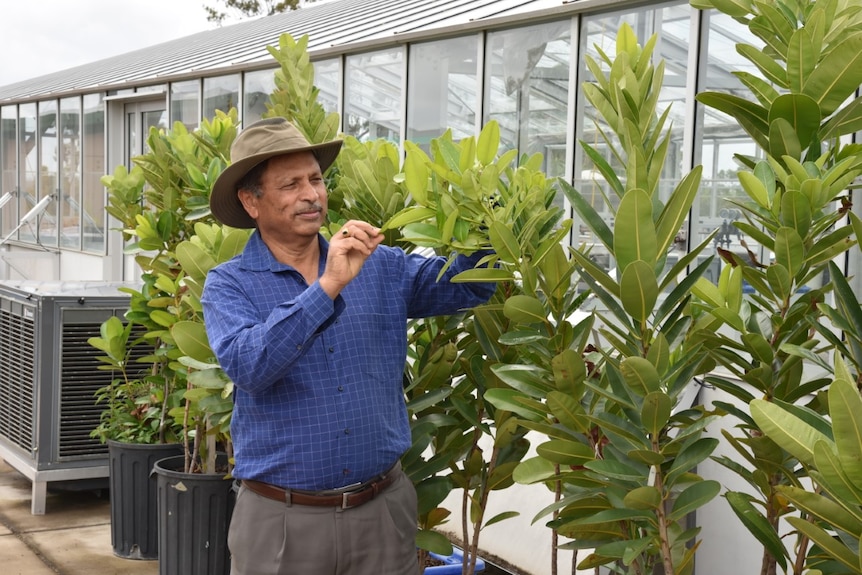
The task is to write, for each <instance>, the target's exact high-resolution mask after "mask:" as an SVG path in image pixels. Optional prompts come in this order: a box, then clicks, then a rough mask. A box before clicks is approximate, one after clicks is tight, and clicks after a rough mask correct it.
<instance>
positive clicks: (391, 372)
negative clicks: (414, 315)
mask: <svg viewBox="0 0 862 575" xmlns="http://www.w3.org/2000/svg"><path fill="white" fill-rule="evenodd" d="M344 330H345V332H344V334H343V336H344V338H345V339H344V345H345V348H346V349H348V350H350V353H349V354H348V357H347V360H348V362H349V363H348V368H349V369H356V370H357V372H359V373H364V374H366V375H370V376H372V377H374V378H376V379H380V380H381V383H382V382H383V381H392V380H393V378H396V379H397V380H399V381H400V378H401V375H402V371H403V369H404V354H405V352H406V351H405V347H406V338H407V325H406V324H402V323H401V322H397V321H394V320H393V318H392V316H389V315H387V314H382V313H372V312H365V311H358V312H355V313H352V314H350V315H349V317H348V318H347V321H345V322H344Z"/></svg>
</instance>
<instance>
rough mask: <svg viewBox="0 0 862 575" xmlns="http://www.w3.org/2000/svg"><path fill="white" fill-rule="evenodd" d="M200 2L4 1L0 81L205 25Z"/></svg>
mask: <svg viewBox="0 0 862 575" xmlns="http://www.w3.org/2000/svg"><path fill="white" fill-rule="evenodd" d="M205 1H206V2H207V3H208V4H210V5H213V6H215V5H218V2H217V1H216V0H15V1H11V2H10V1H8V0H6V1H4V2H3V8H2V18H0V86H5V85H7V84H12V83H14V82H18V81H20V80H28V79H30V78H35V77H37V76H41V75H43V74H50V73H51V72H57V71H59V70H64V69H66V68H71V67H73V66H78V65H81V64H87V63H89V62H94V61H96V60H101V59H102V58H107V57H110V56H116V55H117V54H123V53H125V52H130V51H132V50H137V49H138V48H144V47H146V46H152V45H154V44H159V43H161V42H166V41H168V40H173V39H175V38H181V37H183V36H188V35H191V34H194V33H196V32H200V31H202V30H210V29H212V28H214V27H215V25H214V24H212V23H210V22H207V18H206V13H205V12H204V9H203V5H204V2H205Z"/></svg>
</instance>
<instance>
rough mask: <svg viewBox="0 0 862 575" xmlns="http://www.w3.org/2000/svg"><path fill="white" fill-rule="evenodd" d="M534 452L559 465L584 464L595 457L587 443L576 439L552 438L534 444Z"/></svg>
mask: <svg viewBox="0 0 862 575" xmlns="http://www.w3.org/2000/svg"><path fill="white" fill-rule="evenodd" d="M536 453H538V454H539V455H540V456H542V457H544V458H545V459H547V460H548V461H551V462H553V463H557V464H560V465H585V464H586V463H587V462H588V461H592V460H594V459H595V458H596V454H595V451H593V448H592V447H590V446H589V445H586V444H584V443H580V442H578V441H565V440H562V439H552V440H550V441H546V442H544V443H540V444H539V445H537V446H536Z"/></svg>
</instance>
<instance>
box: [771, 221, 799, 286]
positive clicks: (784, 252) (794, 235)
mask: <svg viewBox="0 0 862 575" xmlns="http://www.w3.org/2000/svg"><path fill="white" fill-rule="evenodd" d="M774 251H775V263H776V264H777V265H781V266H784V267H785V268H786V269H787V272H788V273H789V274H790V276H791V277H794V276H795V275H796V274H797V273H798V272H799V269H800V268H801V267H802V266H803V265H804V264H805V247H804V245H803V244H802V238H801V237H800V236H799V233H798V232H797V231H796V230H794V229H793V228H789V227H787V226H782V227H780V228H778V231H777V232H775V250H774Z"/></svg>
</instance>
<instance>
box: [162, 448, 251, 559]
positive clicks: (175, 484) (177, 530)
mask: <svg viewBox="0 0 862 575" xmlns="http://www.w3.org/2000/svg"><path fill="white" fill-rule="evenodd" d="M218 463H219V465H224V464H226V463H227V458H226V456H224V455H220V456H219V461H218ZM183 466H184V457H183V456H182V455H180V456H178V457H168V458H165V459H162V460H159V461H157V462H156V464H155V466H154V467H153V474H154V475H155V479H156V491H157V494H158V496H157V499H158V519H159V550H160V551H161V553H160V555H159V575H222V574H224V575H228V574H229V573H230V553H229V552H228V548H227V532H228V526H229V525H230V517H231V514H232V513H233V506H234V501H235V496H234V492H233V490H232V489H231V486H232V484H233V481H232V480H231V479H226V478H225V476H224V475H221V474H201V473H185V472H184V471H183Z"/></svg>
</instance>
